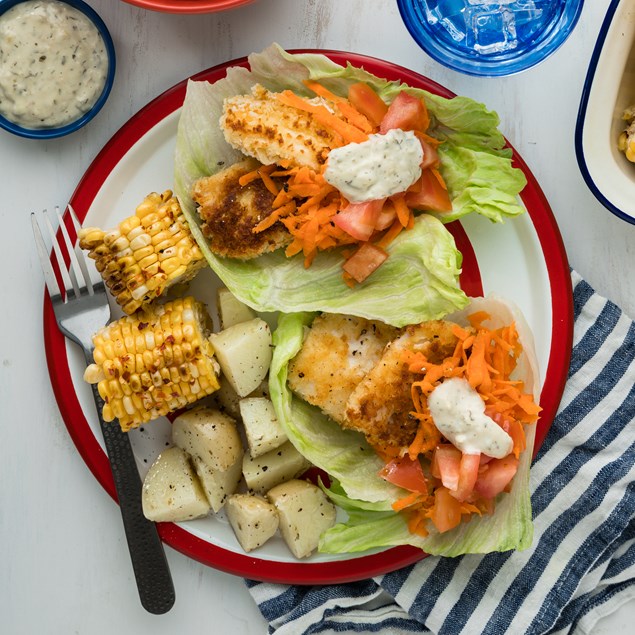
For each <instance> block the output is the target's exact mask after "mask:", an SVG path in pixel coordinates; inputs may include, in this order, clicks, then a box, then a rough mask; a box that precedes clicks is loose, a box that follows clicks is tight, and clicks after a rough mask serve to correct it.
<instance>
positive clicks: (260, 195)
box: [192, 159, 291, 260]
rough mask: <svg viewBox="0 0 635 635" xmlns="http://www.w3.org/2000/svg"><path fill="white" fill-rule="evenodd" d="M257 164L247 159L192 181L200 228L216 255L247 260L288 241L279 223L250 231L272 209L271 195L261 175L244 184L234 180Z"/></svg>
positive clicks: (286, 234) (285, 231) (288, 237)
mask: <svg viewBox="0 0 635 635" xmlns="http://www.w3.org/2000/svg"><path fill="white" fill-rule="evenodd" d="M259 165H260V164H259V163H258V162H256V161H254V160H253V159H248V160H245V161H242V162H240V163H236V164H234V165H232V166H231V167H229V168H226V169H225V170H222V171H220V172H217V173H216V174H214V175H212V176H208V177H205V178H203V179H199V180H198V181H196V182H195V183H194V186H193V188H192V198H193V199H194V201H195V202H196V204H197V205H198V213H199V216H200V217H201V220H202V221H203V224H202V226H201V229H202V231H203V234H204V235H205V237H206V238H207V239H208V241H209V246H210V249H211V250H212V251H213V252H214V253H215V254H217V255H218V256H222V257H227V258H240V259H241V260H248V259H250V258H256V257H258V256H260V255H261V254H263V253H266V252H269V251H275V250H276V249H279V248H280V247H284V246H286V245H287V244H289V243H290V242H291V235H290V234H289V232H288V231H287V230H286V228H285V227H284V226H283V225H281V224H280V223H276V224H274V225H272V226H271V227H269V228H268V229H265V230H264V231H262V232H259V233H257V234H256V233H254V232H253V228H254V227H255V226H256V225H257V224H258V223H259V222H260V221H261V220H263V219H264V218H266V217H267V216H269V215H270V214H271V213H272V209H273V208H272V204H273V199H274V195H273V194H272V193H271V192H270V191H269V190H268V189H267V188H266V187H265V185H264V183H263V181H262V180H261V179H255V180H253V181H251V183H248V184H247V185H244V186H243V185H240V183H239V182H238V180H239V179H240V177H241V176H242V175H243V174H247V173H248V172H251V171H253V170H255V169H256V168H258V167H259Z"/></svg>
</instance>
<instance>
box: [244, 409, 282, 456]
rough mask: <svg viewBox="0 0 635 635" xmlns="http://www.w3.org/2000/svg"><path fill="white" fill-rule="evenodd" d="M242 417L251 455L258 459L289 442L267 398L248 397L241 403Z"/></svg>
mask: <svg viewBox="0 0 635 635" xmlns="http://www.w3.org/2000/svg"><path fill="white" fill-rule="evenodd" d="M239 406H240V415H241V418H242V420H243V426H244V428H245V435H246V436H247V444H248V445H249V454H251V456H252V457H258V456H261V455H262V454H265V453H266V452H269V451H270V450H274V449H275V448H277V447H279V446H281V445H282V444H283V443H285V442H286V441H287V435H286V433H285V431H284V430H283V429H282V426H281V425H280V422H279V421H278V417H276V412H275V410H274V408H273V404H272V403H271V400H269V399H267V398H265V397H247V398H245V399H241V400H240V402H239Z"/></svg>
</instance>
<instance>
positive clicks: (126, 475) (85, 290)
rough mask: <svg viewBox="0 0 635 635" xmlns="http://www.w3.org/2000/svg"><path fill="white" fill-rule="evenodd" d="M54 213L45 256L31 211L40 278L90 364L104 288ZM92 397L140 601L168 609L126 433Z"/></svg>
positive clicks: (105, 311) (159, 552) (165, 578)
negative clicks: (49, 246) (105, 415)
mask: <svg viewBox="0 0 635 635" xmlns="http://www.w3.org/2000/svg"><path fill="white" fill-rule="evenodd" d="M68 210H69V214H70V216H71V218H72V221H73V225H74V229H75V232H77V231H78V230H79V227H80V224H79V221H78V220H77V217H76V216H75V213H74V211H73V209H72V208H71V207H70V206H69V208H68ZM55 215H56V222H57V223H58V225H59V227H58V231H57V233H56V232H55V230H54V229H53V225H52V223H51V221H50V219H49V217H48V214H47V212H46V210H45V211H44V212H42V218H43V220H44V224H45V225H46V227H47V232H48V233H49V234H50V236H51V241H52V247H53V251H52V252H51V253H50V256H49V251H48V250H47V248H46V246H45V242H44V238H43V236H42V231H41V229H40V225H39V223H38V220H37V215H36V214H35V212H33V213H32V214H31V223H32V225H33V234H34V236H35V242H36V245H37V249H38V254H39V257H40V264H41V266H42V272H43V273H44V281H45V283H46V288H47V290H48V293H49V296H50V298H51V303H52V305H53V312H54V313H55V318H56V321H57V324H58V326H59V328H60V330H61V331H62V333H63V334H64V335H65V336H66V337H67V338H69V339H70V340H72V341H73V342H75V343H77V344H79V346H81V348H82V350H83V352H84V357H85V358H86V363H87V364H91V363H92V362H93V354H92V350H93V344H92V335H93V334H94V333H95V332H96V331H98V330H99V329H100V328H102V327H103V326H105V325H106V324H107V323H108V322H109V321H110V319H111V314H110V305H109V303H108V297H107V292H106V287H105V285H104V282H103V281H102V280H101V279H100V278H99V275H98V273H97V271H96V269H95V267H94V265H93V264H92V263H90V262H87V261H86V259H85V257H84V254H83V253H82V250H81V249H80V248H79V246H74V243H73V241H71V238H70V235H69V232H68V229H67V227H66V225H65V223H64V220H63V217H62V215H61V214H60V210H59V208H58V207H56V208H55ZM58 236H59V237H61V240H62V241H63V242H64V251H65V252H66V254H67V260H68V265H66V264H65V257H64V251H63V250H62V247H61V245H60V242H58ZM53 257H55V260H56V261H57V267H58V270H59V274H60V277H61V279H62V282H63V286H64V293H62V291H61V290H60V285H59V284H58V280H57V278H56V275H55V270H54V268H53V264H52V262H51V259H52V258H53ZM93 396H94V397H95V405H96V407H97V416H98V417H99V423H100V425H101V431H102V433H103V437H104V442H105V445H106V453H107V455H108V459H109V461H110V467H111V469H112V476H113V480H114V483H115V490H116V493H117V499H118V501H119V508H120V510H121V517H122V519H123V525H124V529H125V533H126V539H127V541H128V548H129V550H130V558H131V560H132V567H133V570H134V574H135V578H136V581H137V588H138V591H139V597H140V599H141V604H142V605H143V607H144V608H145V609H146V610H147V611H149V612H150V613H155V614H161V613H167V612H168V611H169V610H170V609H171V608H172V606H173V604H174V600H175V593H174V585H173V583H172V576H171V575H170V570H169V568H168V563H167V559H166V557H165V551H164V549H163V543H162V542H161V539H160V538H159V534H158V533H157V528H156V525H155V524H154V523H153V522H151V521H149V520H147V519H146V518H145V516H144V515H143V512H142V508H141V488H142V484H141V478H140V476H139V471H138V470H137V466H136V463H135V458H134V455H133V453H132V447H131V445H130V438H129V437H128V435H127V434H126V433H125V432H122V431H121V429H120V427H119V425H118V424H117V423H116V422H113V423H106V422H105V421H104V420H103V418H102V415H101V413H102V408H103V405H104V403H103V401H102V399H101V397H100V395H99V392H98V390H97V385H93Z"/></svg>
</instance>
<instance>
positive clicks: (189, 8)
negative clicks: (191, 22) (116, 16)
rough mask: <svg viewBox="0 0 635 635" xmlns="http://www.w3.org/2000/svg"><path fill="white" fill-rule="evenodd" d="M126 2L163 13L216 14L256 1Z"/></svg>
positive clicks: (168, 0) (164, 0)
mask: <svg viewBox="0 0 635 635" xmlns="http://www.w3.org/2000/svg"><path fill="white" fill-rule="evenodd" d="M124 2H127V3H128V4H133V5H135V6H136V7H141V8H142V9H150V10H151V11H161V12H163V13H216V12H217V11H227V10H229V9H236V8H238V7H242V6H243V5H244V4H251V3H252V2H254V0H124Z"/></svg>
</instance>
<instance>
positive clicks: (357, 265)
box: [342, 243, 388, 282]
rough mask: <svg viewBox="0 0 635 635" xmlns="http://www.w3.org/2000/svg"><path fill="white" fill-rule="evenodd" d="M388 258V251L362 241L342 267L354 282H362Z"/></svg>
mask: <svg viewBox="0 0 635 635" xmlns="http://www.w3.org/2000/svg"><path fill="white" fill-rule="evenodd" d="M386 258H388V252H387V251H385V250H384V249H382V248H381V247H378V246H377V245H373V244H371V243H364V244H363V245H362V246H361V247H360V248H359V249H358V250H357V251H356V252H355V253H354V254H353V255H352V256H351V257H350V258H349V259H348V260H347V261H346V262H345V263H344V264H343V265H342V268H343V269H344V271H346V273H348V274H349V275H350V276H351V277H352V278H353V279H354V280H355V281H356V282H364V280H366V278H368V276H370V274H371V273H373V271H375V269H377V268H378V267H379V266H380V265H381V263H382V262H384V260H386Z"/></svg>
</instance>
